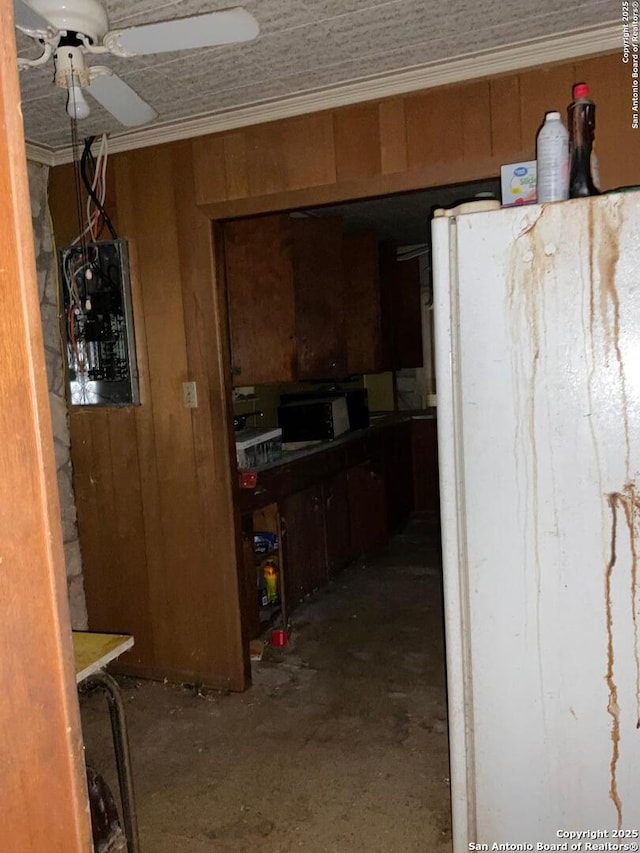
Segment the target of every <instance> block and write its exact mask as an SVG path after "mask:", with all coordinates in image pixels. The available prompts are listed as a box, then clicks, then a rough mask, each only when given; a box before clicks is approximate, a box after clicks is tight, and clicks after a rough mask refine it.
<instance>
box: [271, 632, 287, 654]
mask: <svg viewBox="0 0 640 853" xmlns="http://www.w3.org/2000/svg"><path fill="white" fill-rule="evenodd" d="M271 645H272V646H275V648H277V649H284V648H285V647H286V646H288V645H289V635H288V634H287V632H286V631H285V630H284V628H274V629H273V631H272V632H271Z"/></svg>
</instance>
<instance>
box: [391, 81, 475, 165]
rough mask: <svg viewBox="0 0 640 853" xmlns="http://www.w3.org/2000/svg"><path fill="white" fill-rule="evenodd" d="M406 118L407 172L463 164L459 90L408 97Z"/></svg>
mask: <svg viewBox="0 0 640 853" xmlns="http://www.w3.org/2000/svg"><path fill="white" fill-rule="evenodd" d="M405 114H406V123H407V150H408V161H409V168H412V167H415V166H423V165H428V166H430V167H434V166H436V165H437V164H440V163H446V162H452V161H453V162H455V161H456V160H462V156H463V139H462V114H461V105H460V87H456V86H448V87H445V88H442V89H431V90H429V91H427V92H421V93H420V94H418V95H410V96H409V97H407V98H406V100H405Z"/></svg>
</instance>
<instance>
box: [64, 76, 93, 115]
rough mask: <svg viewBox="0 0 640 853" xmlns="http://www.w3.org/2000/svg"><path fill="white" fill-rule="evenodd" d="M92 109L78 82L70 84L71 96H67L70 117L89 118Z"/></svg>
mask: <svg viewBox="0 0 640 853" xmlns="http://www.w3.org/2000/svg"><path fill="white" fill-rule="evenodd" d="M90 112H91V110H90V109H89V104H88V103H87V102H86V101H85V99H84V95H83V94H82V89H81V87H80V86H78V85H77V84H76V83H73V84H72V85H71V86H69V97H68V98H67V115H68V116H69V118H73V119H82V118H87V116H88V115H89V113H90Z"/></svg>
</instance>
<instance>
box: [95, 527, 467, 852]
mask: <svg viewBox="0 0 640 853" xmlns="http://www.w3.org/2000/svg"><path fill="white" fill-rule="evenodd" d="M441 595H442V592H441V572H440V556H439V545H438V540H437V533H436V532H435V526H434V524H433V523H430V522H429V521H428V520H426V519H420V518H415V519H413V520H412V521H411V522H410V523H409V524H408V525H407V527H406V528H405V530H404V532H403V533H402V534H400V535H397V536H396V537H394V538H393V540H392V541H391V543H390V545H389V547H388V549H386V550H385V551H384V552H383V553H381V554H379V555H378V556H377V557H376V558H375V559H372V560H371V561H368V562H366V563H365V562H360V563H357V564H355V565H353V566H351V567H349V568H348V569H346V570H345V571H344V572H343V573H341V574H340V575H339V576H338V578H337V579H336V580H335V581H334V582H333V583H332V584H331V586H330V587H329V588H328V589H327V590H325V591H322V592H320V593H318V594H317V595H316V596H314V597H312V598H311V599H309V600H308V602H306V603H305V604H304V605H303V606H301V607H300V608H299V609H298V610H297V611H296V612H295V614H294V617H293V633H292V637H291V642H290V645H289V647H288V649H286V650H274V649H268V652H267V654H265V657H264V659H263V660H262V661H260V662H257V663H255V664H254V666H253V686H252V688H251V689H250V690H248V691H247V692H245V693H243V694H232V695H222V694H219V693H213V692H208V693H205V694H204V695H203V694H200V693H198V692H196V691H194V690H189V689H186V688H181V687H176V686H171V685H165V684H159V683H153V682H136V681H132V680H124V679H123V680H122V682H121V683H122V687H123V696H124V698H125V702H126V707H127V715H128V721H129V727H130V741H131V750H132V761H133V764H134V773H135V783H136V794H137V800H138V814H139V823H140V841H141V850H142V853H208V852H209V851H237V850H244V851H252V853H289V851H300V850H302V851H305V853H321V851H328V852H330V853H343V851H348V853H365V851H366V853H377V851H379V852H380V853H387V852H388V853H441V851H442V853H444V851H450V850H451V818H450V805H449V779H448V776H449V767H448V749H447V723H446V696H445V673H444V650H443V633H442V609H441V608H442V606H441ZM81 711H82V719H83V731H84V736H85V743H86V747H87V756H88V759H89V760H90V761H91V762H93V764H94V766H96V767H97V768H98V769H100V770H101V772H103V773H104V774H105V775H106V776H107V778H108V780H109V782H110V784H112V785H113V790H114V791H115V790H116V789H117V787H116V785H115V784H114V783H113V781H112V780H113V778H114V771H113V766H112V759H111V746H110V739H109V724H108V717H107V712H106V706H105V704H104V700H103V699H102V697H101V696H99V695H92V696H86V697H83V698H82V700H81Z"/></svg>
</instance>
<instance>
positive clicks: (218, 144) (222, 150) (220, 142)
mask: <svg viewBox="0 0 640 853" xmlns="http://www.w3.org/2000/svg"><path fill="white" fill-rule="evenodd" d="M226 143H227V137H226V136H225V135H221V134H214V135H211V136H201V137H199V138H198V139H196V140H195V142H194V145H193V157H194V159H195V160H196V162H197V163H198V175H199V176H200V179H199V181H198V197H199V200H200V201H201V200H202V199H209V198H211V199H213V198H215V199H216V201H224V200H225V199H226V198H227V197H230V198H234V197H235V196H228V187H227V168H226V156H227V151H226ZM53 215H54V219H56V220H57V217H55V214H53Z"/></svg>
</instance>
